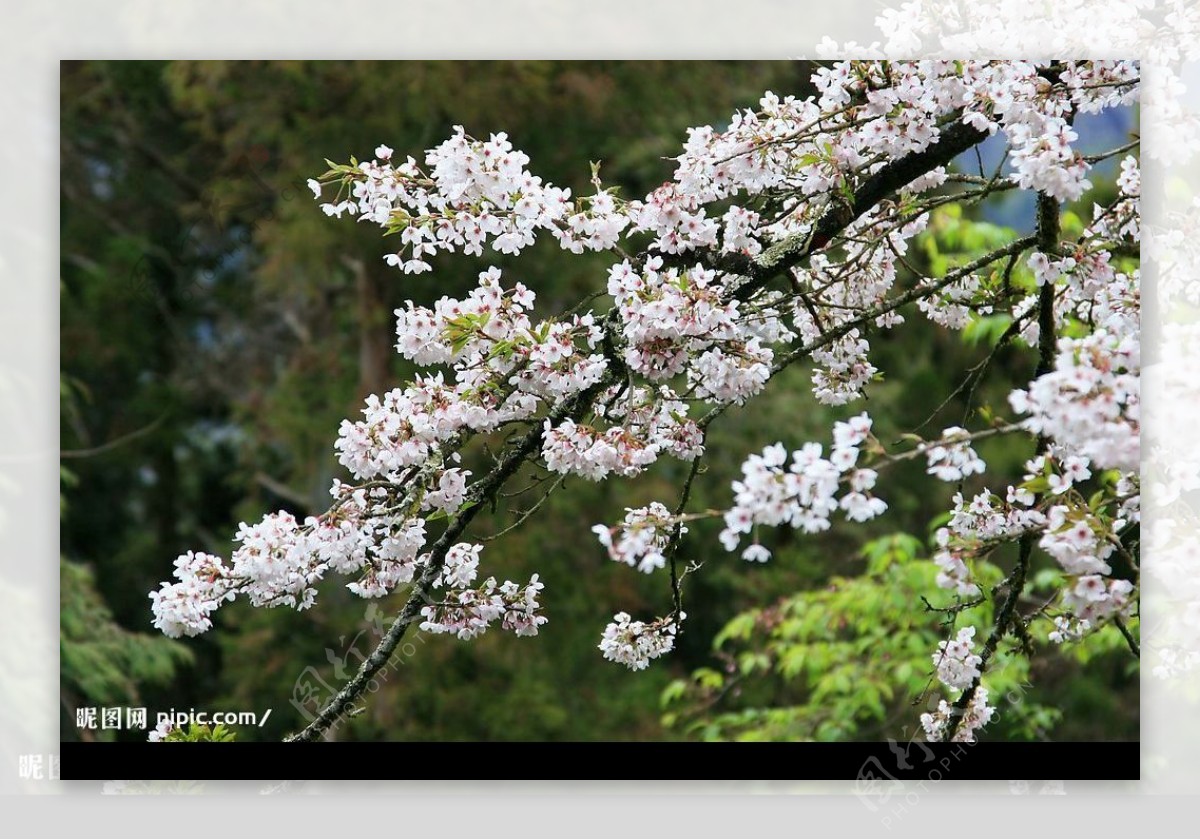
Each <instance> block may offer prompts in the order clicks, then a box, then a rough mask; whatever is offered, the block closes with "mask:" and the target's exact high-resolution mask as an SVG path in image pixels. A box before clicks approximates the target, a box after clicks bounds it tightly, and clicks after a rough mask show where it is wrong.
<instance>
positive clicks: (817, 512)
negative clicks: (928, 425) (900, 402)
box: [721, 413, 887, 562]
mask: <svg viewBox="0 0 1200 840" xmlns="http://www.w3.org/2000/svg"><path fill="white" fill-rule="evenodd" d="M870 434H871V418H870V417H869V416H867V414H866V413H863V414H860V415H858V416H857V417H853V418H851V419H850V420H849V421H847V422H844V423H841V422H839V423H836V424H835V425H834V428H833V438H834V448H833V451H832V452H831V453H830V455H829V458H828V459H826V458H824V457H822V448H821V445H820V444H819V443H807V444H805V445H804V446H803V447H802V448H801V449H799V450H797V451H796V452H793V453H792V457H791V465H790V466H787V467H786V468H785V465H786V464H787V461H788V453H787V450H786V449H785V448H784V447H783V444H781V443H777V444H775V445H773V446H768V447H767V448H766V449H764V450H763V451H762V454H760V455H751V456H750V457H749V458H748V459H747V460H746V462H745V463H744V464H742V478H741V480H740V481H735V482H734V483H733V491H734V502H733V506H732V507H730V509H729V510H728V511H726V513H725V515H724V519H725V529H724V530H723V531H721V543H722V544H723V545H724V546H725V549H726V550H727V551H733V550H734V549H736V548H737V546H738V543H739V542H740V541H741V538H742V535H743V534H748V533H750V532H751V530H752V529H753V528H754V527H755V526H757V525H771V526H775V525H783V524H787V525H790V526H791V527H793V528H799V529H801V530H803V531H804V532H805V533H809V534H812V533H816V532H818V531H823V530H825V529H827V528H829V526H830V520H829V517H830V516H832V515H833V513H834V512H835V511H837V510H838V509H839V508H841V510H842V511H843V512H844V513H845V515H846V518H847V519H850V520H852V521H855V522H864V521H866V520H868V519H873V518H874V517H876V516H879V515H880V514H881V513H883V512H884V511H885V510H887V503H886V502H884V501H883V500H882V499H880V498H878V497H877V496H874V495H872V494H871V492H870V491H871V489H872V488H873V487H874V486H875V479H876V473H875V471H874V470H870V469H856V468H855V464H856V463H857V462H858V456H859V447H860V446H861V445H862V444H864V443H865V442H866V441H867V439H868V438H869V437H870ZM843 480H844V481H845V482H846V484H847V485H848V489H847V491H846V492H845V493H844V494H843V495H842V497H841V498H840V499H838V498H836V496H837V493H838V491H839V490H840V489H841V485H842V482H843ZM742 556H743V557H744V558H745V559H747V560H757V561H760V562H765V561H766V560H768V559H769V558H770V556H771V554H770V552H769V551H768V550H767V549H766V548H764V547H763V546H762V545H760V544H759V543H758V541H757V540H755V542H754V544H752V545H751V546H750V547H748V548H747V549H746V550H745V552H743V554H742Z"/></svg>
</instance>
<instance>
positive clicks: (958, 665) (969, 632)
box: [933, 627, 983, 691]
mask: <svg viewBox="0 0 1200 840" xmlns="http://www.w3.org/2000/svg"><path fill="white" fill-rule="evenodd" d="M974 638H975V628H974V627H964V628H962V629H961V630H959V631H958V635H957V636H956V637H955V638H953V639H950V640H949V641H942V642H938V649H937V653H935V654H933V664H934V666H935V667H936V668H937V675H938V679H939V680H941V681H942V683H943V684H945V685H947V686H949V687H950V688H956V689H959V690H960V691H961V690H963V689H965V688H967V687H968V686H969V685H971V683H972V682H974V681H975V679H976V678H977V677H978V676H979V665H980V663H981V662H983V659H982V658H981V657H980V656H979V654H977V653H973V652H972V648H973V647H974V646H975V643H974V641H973V640H974Z"/></svg>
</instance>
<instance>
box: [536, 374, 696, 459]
mask: <svg viewBox="0 0 1200 840" xmlns="http://www.w3.org/2000/svg"><path fill="white" fill-rule="evenodd" d="M687 411H688V405H687V403H685V402H683V401H681V400H679V399H678V398H677V397H676V394H675V392H674V391H672V390H671V389H670V388H668V387H666V386H660V387H659V388H657V389H653V388H646V387H640V386H639V387H635V388H633V389H628V390H627V389H624V388H621V387H619V386H615V387H613V388H610V389H608V390H607V391H606V392H605V393H604V394H603V395H601V397H600V398H599V399H598V400H597V406H596V419H595V422H593V423H591V424H588V423H582V422H577V421H575V420H564V421H562V422H561V423H559V424H557V425H555V424H554V423H553V422H551V421H550V420H549V419H547V420H545V421H544V433H543V436H542V457H543V458H544V459H545V461H546V466H547V467H549V468H550V469H551V470H553V471H554V472H557V473H562V474H564V475H565V474H571V475H579V476H583V477H584V478H587V479H589V480H591V481H599V480H600V479H602V478H605V477H606V476H608V475H609V474H612V473H615V474H617V475H621V476H625V477H629V476H634V475H637V474H638V473H640V472H642V471H643V470H644V469H646V467H648V466H650V465H651V464H653V463H654V462H655V461H657V460H658V457H659V456H660V455H661V454H663V453H667V454H670V455H673V456H674V457H676V458H680V459H683V460H686V461H690V460H693V459H695V458H697V457H698V456H699V455H700V454H701V453H702V452H703V450H704V445H703V433H702V432H701V430H700V428H699V426H697V424H696V423H695V421H693V420H691V419H689V418H688V417H687ZM601 421H605V422H606V423H607V424H609V425H608V426H607V428H604V424H603V423H602V422H601Z"/></svg>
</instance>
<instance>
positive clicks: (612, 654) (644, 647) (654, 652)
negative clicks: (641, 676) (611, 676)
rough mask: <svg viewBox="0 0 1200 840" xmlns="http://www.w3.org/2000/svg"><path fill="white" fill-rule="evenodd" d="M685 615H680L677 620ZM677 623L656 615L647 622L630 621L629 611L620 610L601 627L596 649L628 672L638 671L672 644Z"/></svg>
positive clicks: (666, 650)
mask: <svg viewBox="0 0 1200 840" xmlns="http://www.w3.org/2000/svg"><path fill="white" fill-rule="evenodd" d="M686 617H687V616H686V615H684V614H682V613H681V614H680V615H679V616H678V620H679V621H682V620H683V619H684V618H686ZM678 628H679V624H678V622H677V621H676V619H675V618H674V617H671V618H660V619H658V620H657V621H654V622H652V623H650V624H647V623H645V622H644V621H634V620H633V618H632V617H631V616H630V615H629V613H624V612H620V613H617V614H616V615H614V616H613V620H612V621H611V622H609V624H608V626H607V627H605V628H604V636H603V638H601V639H600V645H599V647H600V651H601V653H603V654H604V658H605V659H608V660H610V661H612V662H617V663H620V664H621V665H624V666H626V667H627V668H629V670H631V671H641V670H643V669H645V668H646V667H648V666H649V665H650V660H651V659H657V658H658V657H660V656H662V655H663V654H665V653H670V652H671V650H672V649H673V648H674V647H675V633H676V632H677V630H678Z"/></svg>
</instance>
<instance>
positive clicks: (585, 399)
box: [284, 375, 612, 741]
mask: <svg viewBox="0 0 1200 840" xmlns="http://www.w3.org/2000/svg"><path fill="white" fill-rule="evenodd" d="M611 384H612V382H611V376H609V375H606V376H605V377H604V378H602V379H601V380H600V381H599V382H597V383H596V384H595V385H592V386H591V387H590V388H588V389H587V390H584V391H580V392H579V393H578V394H575V395H574V396H572V397H570V398H568V399H567V400H566V401H565V402H564V403H563V405H562V406H561V407H560V408H559V409H558V410H557V411H555V412H552V414H551V415H550V418H551V420H553V421H555V422H561V421H563V420H566V419H572V418H577V417H581V416H583V415H584V414H585V413H586V412H587V411H588V410H589V409H590V408H591V405H592V403H593V402H594V401H595V398H596V397H597V395H599V394H600V393H601V392H602V391H603V390H604V389H605V388H607V387H608V386H609V385H611ZM542 434H543V432H542V427H541V426H535V427H534V428H532V429H530V430H529V432H527V433H526V435H525V436H524V437H523V438H522V439H521V441H520V442H519V443H518V444H517V446H516V447H515V448H514V449H513V450H512V451H510V452H509V453H508V454H507V455H506V456H505V457H504V459H503V460H501V461H500V463H499V464H497V465H496V467H495V468H494V469H493V470H492V471H491V472H490V473H488V474H487V475H486V476H485V477H484V478H482V479H481V480H480V481H479V482H477V483H476V484H475V485H474V486H473V487H472V492H471V496H470V501H469V503H468V505H467V507H466V508H465V509H464V510H462V511H461V512H460V513H459V514H458V515H456V516H455V517H453V518H452V519H451V520H450V522H449V524H448V525H447V526H446V530H445V531H443V532H442V535H441V536H440V537H439V538H438V540H437V542H436V543H434V546H433V549H432V550H431V551H430V555H429V560H428V562H427V563H426V565H425V567H424V569H423V570H422V572H421V576H420V577H419V578H418V579H417V580H416V581H415V582H414V584H413V587H412V590H411V592H410V593H409V596H408V600H407V601H406V602H405V604H404V607H403V608H402V609H401V610H400V614H399V615H398V616H397V617H396V619H395V621H393V622H392V625H391V627H389V628H388V630H387V632H386V633H385V634H384V636H383V638H382V639H380V641H379V644H378V645H376V646H375V649H374V650H372V651H371V653H370V655H369V656H368V657H367V658H366V659H365V660H363V663H362V664H361V665H360V666H359V669H358V671H357V673H355V675H354V676H353V677H352V678H351V679H350V681H349V682H347V683H346V685H345V686H343V687H342V689H341V690H340V691H339V692H338V693H337V694H336V695H334V696H333V698H332V699H331V700H330V701H329V703H328V704H326V706H325V707H324V708H323V709H321V711H320V712H319V713H318V714H317V716H316V717H315V718H313V720H312V721H311V722H310V723H309V724H308V726H306V727H304V729H302V730H301V731H300V732H298V733H296V734H295V735H291V736H289V737H287V738H285V739H284V740H285V741H315V740H316V739H317V738H319V737H321V736H322V735H323V734H324V733H325V732H326V731H328V730H329V728H330V727H332V726H333V725H334V724H335V723H337V721H338V720H339V719H340V718H341V717H342V716H343V715H344V714H345V713H346V710H347V709H348V708H349V707H350V704H351V703H353V702H354V700H355V699H357V698H358V697H359V696H361V695H362V693H363V692H364V691H366V688H367V683H368V682H370V680H371V678H372V677H373V676H375V674H376V673H378V672H379V669H380V668H382V667H383V666H384V665H386V664H387V662H388V660H389V659H390V658H391V656H392V653H393V652H394V651H395V650H396V646H397V645H399V644H400V641H401V640H402V639H403V638H404V634H405V632H407V630H408V627H409V625H410V624H412V623H413V622H414V621H415V620H416V618H417V616H418V615H419V614H420V611H421V607H422V606H424V605H425V603H426V602H427V601H428V600H429V599H428V595H427V591H428V590H429V588H430V587H431V585H432V584H433V581H434V579H435V578H437V576H438V574H439V573H440V572H441V570H442V565H443V564H444V563H445V560H446V553H447V552H448V551H449V550H450V547H451V546H452V545H454V542H455V541H456V540H457V539H458V538H459V536H461V535H462V533H463V532H464V531H465V530H466V528H467V526H468V525H470V524H471V521H472V520H473V519H474V518H475V516H476V514H477V513H478V512H479V511H480V510H481V509H482V507H483V505H484V503H486V502H489V501H491V500H492V499H493V498H494V497H495V495H496V494H497V493H498V492H499V491H500V489H501V488H502V487H503V486H504V484H505V482H507V481H508V479H509V478H511V477H512V476H513V474H514V473H516V471H517V470H518V468H520V466H521V464H523V463H524V462H525V460H526V459H527V458H528V457H529V456H530V455H532V454H533V453H534V452H535V451H536V450H537V448H538V446H539V445H540V444H541V442H542Z"/></svg>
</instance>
